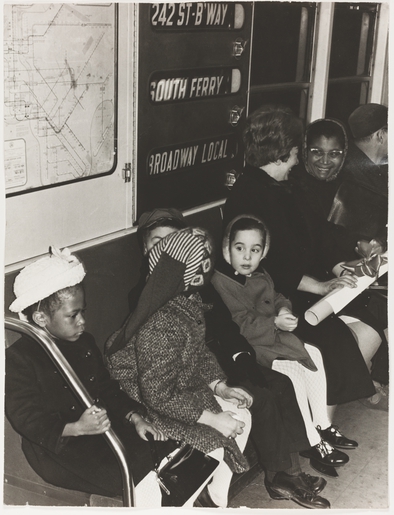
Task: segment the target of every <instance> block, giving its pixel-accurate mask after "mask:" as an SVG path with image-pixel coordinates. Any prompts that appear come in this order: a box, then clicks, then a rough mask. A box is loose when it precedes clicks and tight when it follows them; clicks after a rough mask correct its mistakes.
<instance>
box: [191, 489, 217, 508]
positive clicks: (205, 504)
mask: <svg viewBox="0 0 394 515" xmlns="http://www.w3.org/2000/svg"><path fill="white" fill-rule="evenodd" d="M193 506H194V507H195V508H219V506H218V505H217V504H215V503H214V502H213V501H212V499H211V496H210V495H209V491H208V487H207V486H205V487H204V489H203V490H202V491H201V493H200V495H199V496H198V497H197V499H196V500H195V501H194V504H193Z"/></svg>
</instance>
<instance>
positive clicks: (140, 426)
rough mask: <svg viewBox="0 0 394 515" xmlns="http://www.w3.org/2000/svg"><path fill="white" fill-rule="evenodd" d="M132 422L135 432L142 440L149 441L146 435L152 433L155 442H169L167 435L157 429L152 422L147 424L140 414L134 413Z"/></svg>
mask: <svg viewBox="0 0 394 515" xmlns="http://www.w3.org/2000/svg"><path fill="white" fill-rule="evenodd" d="M131 421H132V423H133V424H134V426H135V430H136V431H137V433H138V435H139V436H140V438H142V439H143V440H146V441H148V438H147V437H146V433H150V434H151V435H152V436H153V439H154V440H160V441H162V442H165V441H166V440H168V438H167V437H166V435H165V434H164V433H162V432H161V431H160V430H159V429H157V427H156V426H155V425H153V424H151V423H150V422H147V421H146V420H145V419H144V418H142V417H141V415H139V414H138V413H133V415H132V417H131Z"/></svg>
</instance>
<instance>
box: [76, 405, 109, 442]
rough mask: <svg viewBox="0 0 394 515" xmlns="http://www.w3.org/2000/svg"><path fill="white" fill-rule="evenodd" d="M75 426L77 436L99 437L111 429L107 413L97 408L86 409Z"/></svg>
mask: <svg viewBox="0 0 394 515" xmlns="http://www.w3.org/2000/svg"><path fill="white" fill-rule="evenodd" d="M75 424H76V426H77V431H78V434H79V435H101V434H103V433H105V432H106V431H108V429H109V428H110V427H111V422H110V420H109V418H108V415H107V411H106V410H105V409H104V408H98V407H97V406H91V407H90V408H88V409H86V410H85V411H84V412H83V413H82V415H81V417H80V419H79V420H78V421H77V422H75Z"/></svg>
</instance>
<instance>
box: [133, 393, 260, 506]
mask: <svg viewBox="0 0 394 515" xmlns="http://www.w3.org/2000/svg"><path fill="white" fill-rule="evenodd" d="M215 398H216V400H217V401H218V403H219V404H220V406H221V408H222V409H223V411H232V412H233V413H235V414H236V415H238V417H239V418H241V420H242V421H243V422H245V427H244V431H243V433H242V434H241V435H238V436H237V437H236V438H235V441H236V442H237V444H238V447H239V448H240V450H241V452H242V451H243V450H244V449H245V446H246V442H247V441H248V437H249V433H250V429H251V427H252V418H251V414H250V412H249V410H247V409H244V408H242V409H241V408H238V407H237V406H236V404H233V403H231V402H228V401H224V400H223V399H221V398H220V397H217V396H215ZM176 452H177V450H175V451H173V453H172V454H175V453H176ZM209 456H212V457H213V458H215V459H217V460H218V461H219V465H218V467H217V468H216V469H215V470H214V471H213V473H212V475H211V476H210V477H209V478H207V480H206V481H205V482H204V483H203V484H202V485H201V486H200V487H199V489H198V490H197V491H196V492H195V493H194V494H193V496H192V497H191V498H190V499H189V500H188V501H187V502H186V503H185V504H184V507H187V508H192V507H193V503H194V501H195V500H196V499H197V497H198V496H199V495H200V493H201V491H202V490H203V489H204V487H205V486H206V485H207V484H208V483H209V482H210V481H211V479H212V481H211V482H210V484H209V487H208V490H209V494H210V496H211V499H212V501H213V502H214V503H215V504H217V505H218V506H219V507H221V508H226V506H227V502H228V490H229V488H230V482H231V478H232V475H233V473H232V472H231V470H230V468H229V467H228V465H227V463H225V462H224V460H223V458H224V449H223V447H220V448H218V449H215V450H213V451H212V452H210V453H209ZM166 462H167V458H164V459H163V461H162V462H161V464H160V466H163V465H164V464H165V463H166ZM134 506H135V507H136V508H158V507H160V506H161V490H160V487H159V484H158V482H157V480H156V474H155V472H153V470H152V471H151V472H149V474H148V475H147V476H145V477H144V479H142V481H141V482H140V483H138V485H137V486H136V487H135V491H134Z"/></svg>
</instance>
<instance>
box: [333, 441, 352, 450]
mask: <svg viewBox="0 0 394 515" xmlns="http://www.w3.org/2000/svg"><path fill="white" fill-rule="evenodd" d="M330 445H332V446H333V447H335V449H345V450H348V451H351V450H352V449H357V448H358V445H353V446H351V447H347V446H346V445H337V444H335V445H334V444H333V443H331V444H330Z"/></svg>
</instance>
